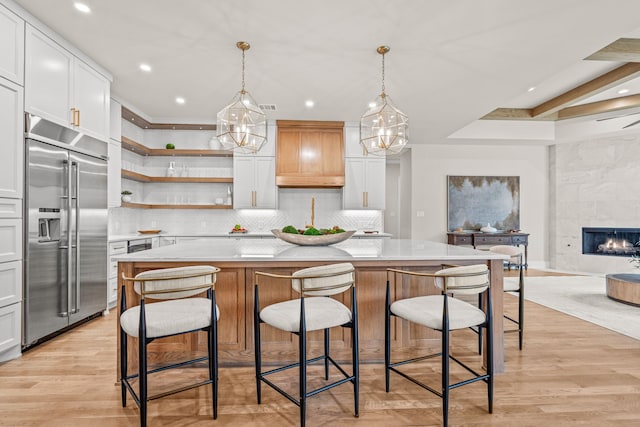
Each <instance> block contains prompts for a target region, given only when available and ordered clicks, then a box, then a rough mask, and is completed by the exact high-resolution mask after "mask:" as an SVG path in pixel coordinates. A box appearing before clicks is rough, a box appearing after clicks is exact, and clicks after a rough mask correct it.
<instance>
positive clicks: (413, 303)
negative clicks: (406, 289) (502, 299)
mask: <svg viewBox="0 0 640 427" xmlns="http://www.w3.org/2000/svg"><path fill="white" fill-rule="evenodd" d="M444 300H445V298H444V296H442V295H431V296H424V297H415V298H407V299H403V300H400V301H396V302H394V303H393V304H391V312H392V313H393V314H394V315H396V316H398V317H402V318H403V319H406V320H408V321H410V322H413V323H417V324H419V325H422V326H426V327H427V328H431V329H435V330H437V331H441V330H442V308H443V305H444ZM447 300H448V303H449V330H451V331H453V330H456V329H465V328H470V327H472V326H476V325H479V324H481V323H484V321H485V317H486V316H485V315H484V311H482V310H480V309H479V308H477V307H476V306H474V305H472V304H469V303H468V302H465V301H461V300H458V299H455V298H448V299H447Z"/></svg>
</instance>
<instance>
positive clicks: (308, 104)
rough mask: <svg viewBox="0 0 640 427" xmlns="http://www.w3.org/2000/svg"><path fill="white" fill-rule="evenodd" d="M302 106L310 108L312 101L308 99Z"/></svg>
mask: <svg viewBox="0 0 640 427" xmlns="http://www.w3.org/2000/svg"><path fill="white" fill-rule="evenodd" d="M304 105H306V106H307V107H309V108H311V107H313V105H314V103H313V101H312V100H310V99H309V100H308V101H306V102H305V103H304Z"/></svg>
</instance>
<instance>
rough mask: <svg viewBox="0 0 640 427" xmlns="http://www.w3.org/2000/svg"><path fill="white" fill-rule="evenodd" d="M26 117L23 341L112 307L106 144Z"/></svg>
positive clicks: (32, 340)
mask: <svg viewBox="0 0 640 427" xmlns="http://www.w3.org/2000/svg"><path fill="white" fill-rule="evenodd" d="M26 121H27V134H26V140H25V143H26V147H25V148H26V149H25V158H26V162H25V176H26V182H25V190H26V194H25V198H24V200H25V202H24V203H25V206H24V218H25V245H24V248H25V254H24V255H25V256H24V260H25V262H24V273H25V274H24V278H25V281H24V286H25V287H24V310H23V313H24V323H23V337H22V344H23V347H29V346H30V345H33V344H35V343H37V342H38V341H40V340H41V339H42V338H45V337H48V336H50V335H52V334H54V333H56V332H58V331H60V330H62V329H65V328H67V327H69V326H71V325H73V324H74V323H77V322H80V321H82V320H84V319H86V318H88V317H92V316H94V315H95V314H97V313H101V312H102V311H103V310H104V309H105V308H106V306H107V261H106V260H107V162H106V153H107V143H105V142H103V141H99V140H96V139H93V138H90V137H87V136H86V135H83V134H81V133H78V132H75V131H73V130H71V129H67V128H64V127H62V126H58V125H56V124H54V123H51V122H48V121H46V120H43V119H40V118H38V117H35V116H27V120H26Z"/></svg>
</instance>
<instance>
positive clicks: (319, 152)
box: [276, 120, 344, 188]
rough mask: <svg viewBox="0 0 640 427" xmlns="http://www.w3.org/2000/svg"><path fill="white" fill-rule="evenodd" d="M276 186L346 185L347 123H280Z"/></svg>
mask: <svg viewBox="0 0 640 427" xmlns="http://www.w3.org/2000/svg"><path fill="white" fill-rule="evenodd" d="M276 124H277V127H278V137H277V158H276V185H277V186H278V187H291V188H335V187H343V186H344V122H324V121H298V120H278V121H277V122H276Z"/></svg>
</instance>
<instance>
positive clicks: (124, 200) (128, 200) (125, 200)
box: [122, 194, 131, 203]
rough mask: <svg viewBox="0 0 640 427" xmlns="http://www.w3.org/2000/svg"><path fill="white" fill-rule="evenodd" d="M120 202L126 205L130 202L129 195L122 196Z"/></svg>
mask: <svg viewBox="0 0 640 427" xmlns="http://www.w3.org/2000/svg"><path fill="white" fill-rule="evenodd" d="M122 201H123V202H127V203H129V202H131V194H123V195H122Z"/></svg>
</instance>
